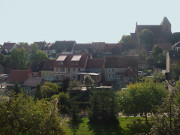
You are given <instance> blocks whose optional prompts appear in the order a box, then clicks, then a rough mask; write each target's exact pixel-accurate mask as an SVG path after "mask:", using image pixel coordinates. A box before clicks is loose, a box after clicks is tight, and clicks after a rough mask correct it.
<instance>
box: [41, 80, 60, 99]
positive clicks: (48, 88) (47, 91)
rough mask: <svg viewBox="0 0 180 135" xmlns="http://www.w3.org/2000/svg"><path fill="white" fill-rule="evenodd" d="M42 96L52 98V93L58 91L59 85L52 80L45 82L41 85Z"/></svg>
mask: <svg viewBox="0 0 180 135" xmlns="http://www.w3.org/2000/svg"><path fill="white" fill-rule="evenodd" d="M41 92H42V97H43V98H51V96H52V95H54V94H57V93H58V85H57V84H55V83H52V82H45V83H44V85H43V86H42V87H41Z"/></svg>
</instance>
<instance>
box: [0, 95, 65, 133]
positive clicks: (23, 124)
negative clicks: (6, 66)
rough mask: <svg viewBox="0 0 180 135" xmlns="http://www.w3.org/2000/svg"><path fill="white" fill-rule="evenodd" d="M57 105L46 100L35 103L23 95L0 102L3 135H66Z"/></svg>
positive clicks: (0, 125) (0, 120)
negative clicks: (56, 108)
mask: <svg viewBox="0 0 180 135" xmlns="http://www.w3.org/2000/svg"><path fill="white" fill-rule="evenodd" d="M55 105H56V104H53V103H49V102H47V101H45V100H41V101H39V100H38V101H37V102H34V100H33V99H32V98H31V97H27V96H26V97H24V96H23V94H18V95H17V96H15V97H12V98H11V99H10V100H8V101H4V102H0V117H1V119H0V133H1V135H7V134H8V135H21V134H23V135H25V134H26V135H34V134H35V135H38V134H42V135H47V134H48V135H54V134H57V135H64V134H65V132H64V130H63V128H62V126H61V124H62V121H61V118H60V117H59V116H58V115H57V112H56V110H55V109H54V108H55Z"/></svg>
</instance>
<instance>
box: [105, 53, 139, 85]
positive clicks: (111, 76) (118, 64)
mask: <svg viewBox="0 0 180 135" xmlns="http://www.w3.org/2000/svg"><path fill="white" fill-rule="evenodd" d="M137 67H138V61H137V57H135V56H120V57H106V60H105V80H106V82H120V83H128V82H135V81H137V74H138V72H137Z"/></svg>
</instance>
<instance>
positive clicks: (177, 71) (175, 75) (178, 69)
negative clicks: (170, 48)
mask: <svg viewBox="0 0 180 135" xmlns="http://www.w3.org/2000/svg"><path fill="white" fill-rule="evenodd" d="M179 75H180V66H179V65H178V64H174V65H171V77H172V81H175V82H176V81H177V80H178V79H179Z"/></svg>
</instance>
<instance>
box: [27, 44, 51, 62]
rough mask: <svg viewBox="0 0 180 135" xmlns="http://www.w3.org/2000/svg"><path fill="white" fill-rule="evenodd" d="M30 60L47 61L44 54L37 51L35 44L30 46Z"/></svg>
mask: <svg viewBox="0 0 180 135" xmlns="http://www.w3.org/2000/svg"><path fill="white" fill-rule="evenodd" d="M31 46H32V48H31V52H30V59H31V61H42V60H46V59H48V56H47V54H46V53H45V52H43V51H41V50H39V49H38V45H37V44H32V45H31Z"/></svg>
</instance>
